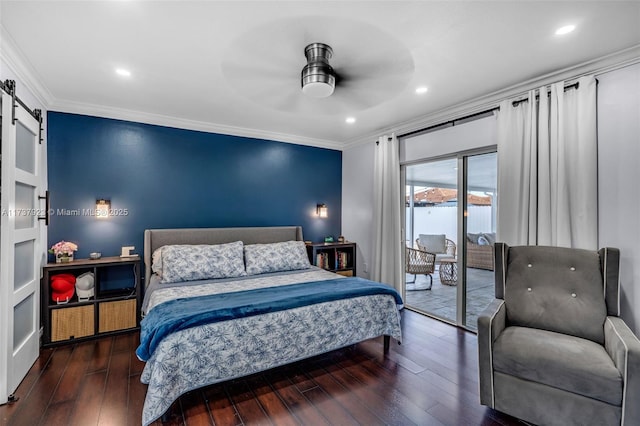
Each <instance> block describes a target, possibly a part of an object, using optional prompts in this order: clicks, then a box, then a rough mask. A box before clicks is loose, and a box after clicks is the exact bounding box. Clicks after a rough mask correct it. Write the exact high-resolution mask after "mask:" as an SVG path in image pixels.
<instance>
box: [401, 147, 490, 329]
mask: <svg viewBox="0 0 640 426" xmlns="http://www.w3.org/2000/svg"><path fill="white" fill-rule="evenodd" d="M497 152H498V147H497V145H489V146H486V147H481V148H474V149H469V150H463V151H459V152H452V153H449V154H443V155H438V156H434V157H428V158H421V159H419V160H412V161H405V162H401V163H400V187H401V193H402V194H404V196H403V197H402V211H403V214H402V215H401V220H402V221H401V225H400V226H401V231H402V236H403V240H404V239H405V238H406V234H407V223H406V216H407V215H406V213H405V209H406V207H405V196H406V187H407V182H406V169H407V167H410V166H414V165H418V164H424V163H431V162H436V161H441V160H452V159H456V160H457V162H458V170H457V172H458V175H457V180H458V184H457V187H458V196H457V205H458V209H457V212H456V214H457V231H458V236H457V241H456V246H457V248H456V252H457V253H459V254H458V256H457V268H458V285H457V286H456V289H457V292H456V318H455V320H453V319H448V318H441V317H436V318H437V319H439V320H442V321H444V322H447V323H450V324H452V325H456V326H458V327H461V328H464V329H466V330H468V331H471V332H474V333H475V332H476V330H474V329H472V328H469V327H468V326H467V325H466V324H465V322H466V307H467V268H466V248H467V239H466V237H465V236H466V234H467V232H466V231H467V221H466V215H467V197H466V196H465V195H466V193H467V189H468V188H467V187H468V182H467V178H468V176H467V172H468V170H467V168H468V164H467V159H468V157H471V156H476V155H483V154H491V153H497ZM411 225H413V224H410V226H411ZM411 230H412V235H413V227H412V229H411ZM405 261H406V260H405V253H404V250H402V262H403V264H404V262H405ZM403 276H404V275H403ZM402 288H403V299H405V294H406V293H405V291H406V285H403V287H402ZM405 306H406V305H405ZM408 309H411V310H415V311H417V312H420V313H422V314H426V315H429V316H433V315H431V314H430V313H429V312H424V311H422V310H420V309H416V308H413V307H411V306H408Z"/></svg>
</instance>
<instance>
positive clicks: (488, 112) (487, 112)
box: [398, 106, 500, 138]
mask: <svg viewBox="0 0 640 426" xmlns="http://www.w3.org/2000/svg"><path fill="white" fill-rule="evenodd" d="M499 110H500V107H499V106H497V107H494V108H490V109H486V110H484V111H480V112H476V113H473V114H469V115H465V116H464V117H460V118H456V119H453V120H449V121H445V122H444V123H439V124H434V125H433V126H429V127H425V128H422V129H419V130H414V131H412V132H408V133H403V134H401V135H399V136H398V138H406V137H407V136H413V135H417V134H420V133H427V132H429V131H430V130H434V129H437V128H440V127H453V126H456V125H458V124H462V123H461V122H466V121H468V120H471V119H472V118H479V117H480V116H487V117H488V116H489V115H491V114H493V113H494V112H495V111H499Z"/></svg>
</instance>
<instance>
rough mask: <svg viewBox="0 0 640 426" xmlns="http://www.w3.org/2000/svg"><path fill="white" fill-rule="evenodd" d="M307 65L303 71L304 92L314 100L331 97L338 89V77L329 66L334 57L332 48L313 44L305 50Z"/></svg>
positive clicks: (322, 44) (321, 44)
mask: <svg viewBox="0 0 640 426" xmlns="http://www.w3.org/2000/svg"><path fill="white" fill-rule="evenodd" d="M304 55H305V56H306V57H307V65H305V67H304V68H303V69H302V79H301V83H302V92H303V93H304V94H305V95H308V96H311V97H314V98H326V97H328V96H331V94H332V93H333V91H334V89H335V87H336V75H335V72H334V71H333V68H331V65H329V59H331V56H332V55H333V50H332V49H331V46H329V45H326V44H324V43H311V44H310V45H308V46H307V47H305V49H304Z"/></svg>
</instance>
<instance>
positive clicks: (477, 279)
mask: <svg viewBox="0 0 640 426" xmlns="http://www.w3.org/2000/svg"><path fill="white" fill-rule="evenodd" d="M406 280H407V281H412V280H413V275H407V276H406ZM406 285H407V291H406V296H405V305H407V306H410V307H412V308H415V309H417V310H420V311H423V312H426V313H428V314H430V315H433V316H436V317H438V318H442V319H446V320H449V321H452V322H455V320H456V292H457V287H456V286H449V285H443V284H442V283H440V277H439V275H438V271H436V272H435V273H434V274H433V287H432V288H431V290H426V288H427V287H428V286H429V278H428V277H427V276H425V275H418V276H417V277H416V282H415V284H406ZM494 288H495V282H494V275H493V271H487V270H484V269H475V268H467V324H466V325H467V327H468V328H470V329H473V330H476V329H477V319H478V314H479V313H480V312H482V311H483V310H484V308H486V307H487V306H488V305H489V303H491V301H492V300H493V298H494Z"/></svg>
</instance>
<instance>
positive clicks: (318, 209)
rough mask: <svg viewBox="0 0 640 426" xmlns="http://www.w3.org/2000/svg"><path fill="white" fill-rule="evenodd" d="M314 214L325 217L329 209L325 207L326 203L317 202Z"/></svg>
mask: <svg viewBox="0 0 640 426" xmlns="http://www.w3.org/2000/svg"><path fill="white" fill-rule="evenodd" d="M316 215H317V216H318V217H327V216H328V215H329V210H328V209H327V205H326V204H318V205H317V206H316Z"/></svg>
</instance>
